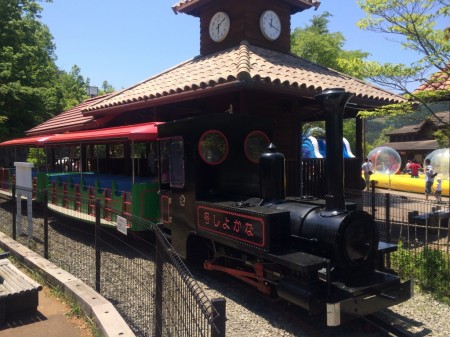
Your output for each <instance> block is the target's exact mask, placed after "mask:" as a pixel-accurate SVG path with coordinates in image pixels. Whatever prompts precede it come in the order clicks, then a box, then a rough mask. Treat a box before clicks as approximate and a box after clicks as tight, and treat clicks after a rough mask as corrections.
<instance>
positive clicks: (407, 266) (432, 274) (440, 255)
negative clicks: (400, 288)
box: [391, 242, 450, 304]
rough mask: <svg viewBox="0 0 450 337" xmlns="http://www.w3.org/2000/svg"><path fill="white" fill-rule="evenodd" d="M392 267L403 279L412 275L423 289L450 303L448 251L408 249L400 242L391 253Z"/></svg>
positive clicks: (449, 257)
mask: <svg viewBox="0 0 450 337" xmlns="http://www.w3.org/2000/svg"><path fill="white" fill-rule="evenodd" d="M391 261H392V267H393V268H394V270H396V271H397V272H398V273H399V275H400V277H402V278H403V279H406V278H409V277H412V278H414V282H415V284H416V285H417V286H418V287H419V289H421V290H422V291H425V292H428V293H430V294H432V295H433V297H435V298H436V299H437V300H439V301H441V302H444V303H446V304H450V256H449V254H447V253H446V252H444V251H442V250H439V249H433V248H430V247H424V248H421V249H420V250H419V249H415V250H408V249H405V248H404V247H403V243H402V242H399V243H398V250H397V251H396V252H394V253H392V254H391Z"/></svg>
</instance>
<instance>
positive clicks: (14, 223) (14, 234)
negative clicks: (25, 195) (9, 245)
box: [11, 184, 20, 240]
mask: <svg viewBox="0 0 450 337" xmlns="http://www.w3.org/2000/svg"><path fill="white" fill-rule="evenodd" d="M11 193H12V217H13V218H12V238H13V239H14V240H16V237H17V202H16V184H13V185H12V190H11ZM19 211H20V210H19Z"/></svg>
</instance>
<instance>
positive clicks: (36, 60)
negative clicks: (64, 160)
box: [0, 0, 61, 139]
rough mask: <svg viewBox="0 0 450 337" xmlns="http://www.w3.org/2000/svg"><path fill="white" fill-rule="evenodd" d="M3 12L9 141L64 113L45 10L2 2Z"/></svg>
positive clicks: (28, 2) (0, 35) (3, 93)
mask: <svg viewBox="0 0 450 337" xmlns="http://www.w3.org/2000/svg"><path fill="white" fill-rule="evenodd" d="M0 8H1V9H2V13H1V15H0V128H1V130H2V134H1V136H0V137H1V138H2V139H8V138H11V137H14V136H17V135H22V134H23V131H24V130H27V129H29V128H31V127H33V126H34V125H36V123H38V122H39V121H41V120H43V119H46V117H47V116H48V114H49V113H50V114H51V113H53V112H56V111H58V110H60V109H61V93H60V92H59V91H58V89H57V88H55V87H54V86H53V83H54V79H55V77H56V72H57V67H56V65H55V62H54V61H55V54H54V48H55V47H54V44H53V42H52V35H51V34H50V32H49V30H48V28H47V27H46V26H45V25H43V24H42V23H41V22H40V21H39V20H38V19H39V17H40V16H39V14H40V12H41V10H42V8H41V7H40V6H39V5H38V4H37V2H36V1H34V0H0Z"/></svg>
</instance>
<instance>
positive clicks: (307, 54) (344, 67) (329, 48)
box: [291, 12, 369, 78]
mask: <svg viewBox="0 0 450 337" xmlns="http://www.w3.org/2000/svg"><path fill="white" fill-rule="evenodd" d="M331 16H332V15H331V14H330V13H328V12H324V13H322V14H321V15H319V16H314V17H313V19H312V20H311V25H309V26H306V27H304V28H295V29H294V31H293V33H292V34H291V51H292V53H294V54H296V55H298V56H300V57H302V58H305V59H307V60H309V61H312V62H315V63H317V64H320V65H322V66H325V67H330V68H333V69H335V70H338V71H341V72H344V73H346V74H349V75H352V76H355V77H358V78H362V74H361V72H359V68H356V67H348V65H351V64H353V61H352V60H364V59H365V58H367V57H368V56H369V53H366V52H363V51H361V50H344V49H343V47H344V44H345V38H344V36H343V35H342V33H339V32H335V33H331V32H330V31H329V30H328V23H329V22H330V20H329V18H330V17H331ZM344 60H347V62H344ZM354 62H356V61H354Z"/></svg>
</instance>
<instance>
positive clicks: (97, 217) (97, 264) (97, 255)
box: [94, 199, 101, 292]
mask: <svg viewBox="0 0 450 337" xmlns="http://www.w3.org/2000/svg"><path fill="white" fill-rule="evenodd" d="M94 241H95V290H96V291H97V292H100V275H101V273H100V267H101V260H100V258H101V250H100V249H101V247H100V199H97V200H95V240H94Z"/></svg>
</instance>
